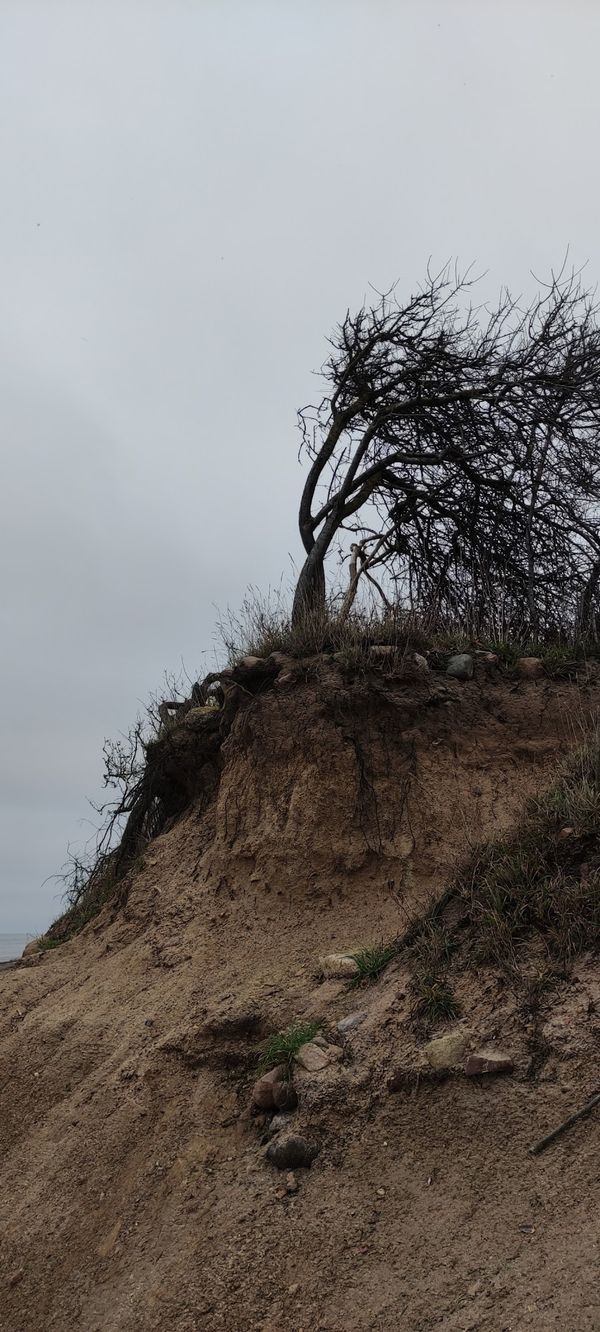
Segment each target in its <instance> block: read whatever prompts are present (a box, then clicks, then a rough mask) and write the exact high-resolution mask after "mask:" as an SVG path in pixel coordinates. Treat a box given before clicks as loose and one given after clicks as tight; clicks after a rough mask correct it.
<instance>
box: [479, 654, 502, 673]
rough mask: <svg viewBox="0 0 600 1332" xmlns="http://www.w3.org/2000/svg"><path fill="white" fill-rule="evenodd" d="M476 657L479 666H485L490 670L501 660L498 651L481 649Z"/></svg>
mask: <svg viewBox="0 0 600 1332" xmlns="http://www.w3.org/2000/svg"><path fill="white" fill-rule="evenodd" d="M475 658H476V661H477V665H478V666H479V665H481V666H485V667H486V669H488V670H489V669H491V667H492V666H497V665H498V662H499V660H500V658H499V656H498V653H497V652H482V651H479V652H476V653H475Z"/></svg>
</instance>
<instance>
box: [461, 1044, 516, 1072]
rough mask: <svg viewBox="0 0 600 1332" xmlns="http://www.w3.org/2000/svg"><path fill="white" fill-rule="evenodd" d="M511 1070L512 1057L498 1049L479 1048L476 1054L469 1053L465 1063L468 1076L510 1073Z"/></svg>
mask: <svg viewBox="0 0 600 1332" xmlns="http://www.w3.org/2000/svg"><path fill="white" fill-rule="evenodd" d="M513 1070H514V1064H513V1061H512V1059H511V1058H510V1056H509V1055H505V1054H502V1053H501V1052H500V1050H480V1051H479V1052H478V1053H477V1054H472V1055H469V1058H468V1059H467V1062H466V1064H465V1073H466V1075H467V1077H468V1078H478V1077H481V1076H482V1075H483V1074H489V1073H512V1072H513Z"/></svg>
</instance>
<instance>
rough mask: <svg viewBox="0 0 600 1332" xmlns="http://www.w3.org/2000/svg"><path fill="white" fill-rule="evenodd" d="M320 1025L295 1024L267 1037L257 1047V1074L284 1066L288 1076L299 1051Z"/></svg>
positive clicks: (316, 1023) (309, 1023) (314, 1034)
mask: <svg viewBox="0 0 600 1332" xmlns="http://www.w3.org/2000/svg"><path fill="white" fill-rule="evenodd" d="M320 1025H321V1024H320V1023H319V1022H306V1023H297V1024H295V1025H293V1026H291V1027H287V1029H286V1030H285V1031H278V1032H276V1033H275V1034H274V1035H273V1036H269V1037H268V1039H267V1040H266V1041H263V1043H262V1045H260V1046H259V1047H258V1056H259V1061H258V1072H259V1073H268V1072H269V1069H271V1068H277V1066H278V1064H284V1065H285V1068H286V1072H287V1074H288V1076H289V1075H290V1073H291V1070H292V1065H293V1062H294V1059H295V1057H296V1055H297V1053H298V1051H299V1049H300V1048H301V1046H303V1045H306V1043H307V1041H312V1039H313V1037H314V1036H316V1034H317V1032H318V1031H319V1028H320Z"/></svg>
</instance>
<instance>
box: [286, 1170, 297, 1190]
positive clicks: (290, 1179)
mask: <svg viewBox="0 0 600 1332" xmlns="http://www.w3.org/2000/svg"><path fill="white" fill-rule="evenodd" d="M299 1188H300V1185H299V1183H298V1180H297V1179H296V1176H295V1174H294V1172H293V1170H288V1173H287V1175H286V1177H285V1191H286V1193H297V1192H298V1189H299Z"/></svg>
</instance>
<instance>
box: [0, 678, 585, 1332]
mask: <svg viewBox="0 0 600 1332" xmlns="http://www.w3.org/2000/svg"><path fill="white" fill-rule="evenodd" d="M439 685H440V680H439V678H438V679H435V678H432V680H424V681H414V682H408V683H407V682H406V681H403V680H402V679H400V678H398V679H396V678H395V677H394V676H393V675H390V676H389V677H387V678H384V677H382V676H377V677H375V676H374V677H373V678H372V679H363V680H362V681H360V682H356V681H355V682H352V681H349V680H346V679H344V678H343V676H342V674H341V673H340V672H339V671H338V670H337V669H335V667H334V666H328V667H324V668H323V669H322V670H321V671H320V672H318V674H317V673H314V678H312V679H311V680H310V681H308V682H307V681H304V682H301V683H298V682H297V681H293V680H292V681H290V682H289V684H287V685H286V684H285V683H284V684H283V685H282V686H281V687H276V688H269V689H267V690H265V691H264V692H261V693H259V694H257V695H255V696H253V695H251V694H248V695H247V696H246V695H244V696H243V698H242V699H241V700H240V702H239V706H237V708H236V710H235V714H234V715H233V717H232V719H230V723H231V724H230V725H229V726H228V734H227V738H226V739H225V741H224V743H223V744H222V746H221V748H220V751H219V753H218V756H217V757H214V756H213V758H211V763H210V765H209V768H206V757H205V754H204V752H203V751H202V746H201V745H200V744H199V743H198V744H197V742H196V740H195V739H194V737H195V736H197V735H198V734H199V731H201V730H202V726H201V725H200V720H199V716H198V715H196V717H194V712H190V713H189V714H188V716H187V718H184V719H183V721H182V724H181V729H180V731H179V733H178V735H176V734H175V733H174V735H173V737H172V739H171V740H170V742H169V743H170V746H171V747H170V751H169V756H168V758H169V763H171V768H169V767H168V764H167V763H166V762H165V766H164V772H165V774H167V773H168V774H169V776H168V777H167V776H166V775H165V781H166V780H169V781H173V782H177V781H179V782H180V789H181V790H185V791H186V793H187V796H186V798H187V799H188V800H189V803H188V805H187V808H186V809H185V812H184V813H183V814H182V815H181V816H180V817H178V818H177V819H176V821H174V822H173V824H172V826H170V827H169V828H168V830H167V831H165V832H164V833H163V834H162V835H161V836H160V837H158V838H157V839H156V840H155V841H154V842H153V843H152V844H151V845H150V847H149V848H148V850H147V852H146V853H145V856H144V859H143V862H142V865H141V867H139V868H138V869H137V870H136V873H135V874H132V875H131V876H130V878H129V879H128V880H127V881H126V883H125V885H124V886H123V890H122V891H121V893H120V894H119V898H118V900H117V901H116V902H115V903H114V904H113V906H112V907H111V908H110V909H106V910H105V911H104V913H103V915H102V916H100V917H98V918H97V919H96V920H95V921H93V922H92V923H91V924H90V925H88V926H87V927H86V929H85V930H84V931H83V933H82V934H81V935H79V936H78V937H77V938H75V939H73V940H71V941H70V942H69V943H65V944H63V945H61V946H60V947H58V948H56V949H54V950H52V951H49V952H47V953H44V954H42V955H41V956H39V957H34V958H28V959H27V960H26V963H24V964H23V965H22V966H20V967H18V968H17V969H14V970H7V971H3V972H2V975H1V976H0V991H1V996H2V1004H1V1014H0V1150H1V1154H2V1190H1V1195H0V1259H1V1266H0V1328H1V1329H2V1332H72V1329H75V1328H77V1329H78V1330H79V1332H100V1329H102V1332H166V1329H169V1332H192V1329H215V1330H216V1329H223V1332H238V1330H239V1332H246V1330H247V1329H259V1328H260V1329H262V1330H263V1332H269V1330H270V1332H276V1330H277V1332H300V1330H301V1329H304V1332H316V1330H317V1329H321V1332H345V1329H360V1330H361V1332H363V1330H364V1332H366V1330H367V1329H373V1330H375V1329H381V1330H383V1329H385V1330H386V1332H388V1330H389V1332H391V1330H392V1329H397V1328H399V1327H402V1328H403V1329H406V1330H407V1332H417V1330H418V1332H425V1329H434V1328H435V1329H444V1332H455V1329H456V1330H458V1329H465V1330H466V1329H473V1330H474V1329H478V1332H479V1330H487V1329H490V1330H491V1329H494V1332H503V1330H504V1329H507V1330H508V1329H521V1328H523V1329H524V1328H531V1329H536V1332H545V1329H548V1328H551V1327H556V1328H561V1329H562V1328H568V1329H573V1330H575V1332H576V1330H578V1329H597V1328H598V1327H599V1326H600V1294H599V1293H598V1283H597V1213H598V1205H599V1202H600V1184H599V1176H600V1164H599V1153H598V1141H599V1135H600V1123H599V1122H598V1119H597V1118H594V1117H593V1116H592V1117H590V1119H589V1120H583V1121H582V1122H581V1123H579V1124H578V1125H576V1126H575V1127H574V1128H573V1129H572V1130H571V1131H570V1132H569V1133H568V1134H567V1135H565V1137H564V1138H561V1139H560V1140H559V1141H557V1143H556V1144H555V1145H554V1146H553V1147H552V1148H550V1149H548V1151H547V1153H545V1154H544V1155H543V1156H541V1157H539V1158H532V1157H531V1156H530V1155H529V1153H528V1147H529V1145H530V1144H531V1143H532V1142H533V1141H535V1140H536V1139H537V1138H539V1137H540V1136H541V1135H542V1134H543V1133H544V1132H545V1131H547V1130H548V1129H549V1128H551V1127H553V1125H554V1124H555V1123H558V1122H559V1121H560V1120H561V1119H562V1118H564V1117H565V1116H566V1115H567V1114H568V1113H569V1112H570V1111H571V1110H575V1109H577V1108H578V1106H579V1105H580V1104H582V1103H583V1102H584V1101H585V1100H586V1099H587V1097H588V1095H591V1094H592V1092H594V1091H595V1090H596V1089H597V1085H598V1084H600V1078H599V1077H598V1073H597V1051H598V1036H599V1034H600V1019H599V1018H598V1017H597V1012H598V1006H599V1005H600V970H599V969H598V967H597V965H596V963H595V962H594V961H593V960H592V959H589V958H584V959H582V960H581V962H580V964H578V965H577V967H576V968H575V972H574V975H573V976H572V977H571V979H570V980H569V982H568V983H567V982H565V983H564V985H562V986H561V987H559V988H558V990H557V991H556V992H554V993H553V995H552V997H551V1000H549V1001H548V1005H547V1008H545V1009H544V1010H543V1011H542V1012H541V1013H540V1014H539V1015H537V1017H536V1018H535V1020H533V1019H531V1018H530V1017H529V1018H527V1017H525V1016H524V1015H523V1014H522V1013H521V1012H519V1008H518V1000H517V997H516V996H515V994H514V993H513V992H512V990H511V988H510V985H509V984H508V983H507V982H506V980H504V979H503V977H502V976H501V975H499V974H496V973H494V972H493V971H492V970H485V971H484V970H482V971H481V972H480V973H479V974H477V975H473V974H472V973H464V975H463V976H462V977H461V978H460V981H459V985H458V999H459V1002H460V1008H461V1013H462V1017H461V1018H460V1019H459V1022H458V1025H459V1026H460V1027H461V1028H462V1029H464V1030H465V1031H466V1032H468V1034H469V1040H470V1042H471V1045H472V1047H473V1048H475V1047H478V1046H479V1045H481V1044H485V1045H488V1046H489V1045H490V1044H494V1043H497V1044H498V1046H500V1047H502V1048H503V1049H507V1050H508V1052H509V1053H510V1055H511V1056H512V1058H513V1060H514V1063H515V1073H514V1075H512V1076H509V1077H504V1078H501V1079H500V1078H499V1079H488V1080H487V1081H486V1080H484V1079H477V1078H465V1077H464V1076H463V1075H462V1074H461V1073H460V1072H456V1073H451V1074H450V1075H449V1076H448V1077H445V1078H443V1079H436V1078H434V1077H433V1076H430V1075H429V1074H428V1072H427V1068H426V1064H425V1060H424V1056H423V1052H422V1041H423V1033H420V1032H418V1031H417V1030H416V1029H415V1024H414V1022H413V1021H412V1020H411V995H410V986H409V979H410V978H409V975H408V971H407V968H406V964H405V963H404V962H403V959H402V957H401V956H400V957H399V958H398V959H397V960H396V961H395V962H393V963H392V964H391V965H390V966H389V967H388V968H387V970H386V971H385V973H384V975H383V976H382V978H381V979H380V980H379V981H378V982H377V983H376V984H375V985H374V986H372V987H370V988H367V989H363V990H360V991H355V990H354V991H353V990H349V989H348V986H347V984H345V983H344V982H338V981H325V982H323V981H319V979H318V976H317V974H316V962H317V958H318V956H319V955H320V954H322V953H325V952H328V951H330V950H332V949H336V950H337V949H348V948H352V947H360V946H361V945H365V944H369V943H371V942H373V941H374V940H378V939H389V938H393V937H394V936H396V935H398V934H399V933H401V932H402V931H403V930H404V929H405V927H406V924H407V921H408V919H409V918H410V916H411V915H412V914H413V913H414V912H415V910H418V909H419V907H421V906H422V905H423V904H424V903H425V901H426V900H427V899H428V896H429V895H430V894H431V893H432V892H439V891H441V890H442V889H443V887H444V885H445V883H446V882H447V880H448V877H449V875H450V874H451V873H452V870H453V867H454V865H455V864H456V863H457V861H458V860H459V859H460V858H461V857H463V856H464V855H465V854H466V853H467V852H468V850H469V847H470V846H471V845H472V844H473V843H474V842H476V841H478V840H481V839H482V838H488V837H490V836H493V835H495V834H496V833H497V832H498V831H501V830H503V829H506V828H509V827H510V826H511V825H512V824H513V823H514V821H515V820H516V818H517V817H518V815H519V813H520V812H521V810H522V808H523V805H524V803H525V801H526V799H527V798H528V797H529V796H530V795H531V794H533V793H534V792H536V791H540V790H541V789H543V787H544V786H545V785H546V784H547V783H548V782H549V781H550V779H551V776H552V772H553V769H554V767H555V764H556V762H557V760H558V759H559V758H560V757H561V756H562V754H563V753H564V751H565V749H566V748H567V747H568V746H570V745H574V744H576V743H577V742H578V741H579V740H580V738H581V732H582V729H584V728H585V727H586V726H587V724H588V723H589V721H590V719H591V718H593V717H594V716H595V715H596V713H597V710H598V705H599V703H600V685H599V684H598V682H597V680H596V678H595V676H591V677H589V678H588V679H587V680H585V681H582V680H580V681H579V683H578V684H556V683H551V682H548V681H536V682H523V683H520V684H518V685H507V684H506V682H501V681H498V682H493V681H489V680H485V681H478V680H475V681H472V682H469V683H466V684H460V683H458V682H452V681H444V689H446V690H447V693H446V695H444V693H443V692H442V691H441V690H440V688H439ZM210 724H211V725H212V724H213V723H212V721H211V723H210ZM196 745H197V747H196ZM196 752H197V763H196V762H195V758H194V755H195V753H196ZM178 754H179V756H180V761H179V763H178V759H177V755H178ZM166 757H167V756H166ZM203 765H204V767H203ZM357 1008H360V1009H362V1010H365V1011H366V1012H367V1018H366V1019H365V1020H364V1022H362V1023H361V1025H359V1026H357V1027H356V1029H355V1030H353V1031H352V1032H351V1033H350V1034H349V1035H348V1037H347V1039H346V1040H345V1043H344V1047H343V1050H344V1053H343V1057H342V1059H341V1061H339V1062H338V1063H336V1064H335V1065H333V1066H331V1067H328V1068H326V1069H325V1070H323V1072H321V1073H316V1074H309V1073H304V1074H302V1075H301V1076H298V1078H297V1086H298V1091H299V1097H300V1104H299V1108H298V1110H297V1112H296V1113H295V1115H294V1117H293V1118H294V1124H295V1125H297V1126H298V1131H300V1132H302V1133H306V1134H307V1135H308V1136H309V1137H310V1138H311V1139H312V1140H314V1141H315V1142H316V1143H317V1145H318V1146H319V1149H320V1150H319V1155H318V1157H317V1159H316V1161H315V1162H314V1164H313V1166H312V1167H311V1169H310V1170H299V1171H298V1172H297V1183H298V1185H299V1188H298V1192H296V1193H288V1192H286V1176H285V1172H279V1171H277V1170H276V1169H275V1168H274V1167H273V1166H272V1165H271V1164H270V1163H269V1162H268V1161H267V1160H266V1157H265V1149H266V1139H265V1135H266V1131H267V1129H268V1125H267V1124H266V1123H265V1122H261V1121H260V1120H257V1119H252V1118H251V1117H250V1116H249V1114H248V1104H249V1094H250V1088H251V1085H252V1082H253V1077H254V1076H255V1048H256V1045H257V1043H258V1042H259V1041H260V1040H261V1039H262V1038H263V1037H265V1036H267V1035H268V1034H270V1033H271V1032H273V1031H275V1030H278V1029H280V1028H283V1027H285V1026H287V1025H288V1024H290V1023H292V1022H295V1021H300V1020H301V1021H308V1020H310V1019H315V1020H318V1021H319V1022H321V1023H322V1024H323V1029H324V1032H325V1034H326V1035H327V1036H329V1037H331V1038H332V1039H334V1038H335V1039H336V1040H339V1039H340V1038H339V1036H337V1035H336V1023H337V1021H338V1020H339V1019H340V1018H341V1017H343V1016H344V1015H346V1014H348V1013H350V1012H352V1011H353V1010H355V1009H357ZM450 1025H457V1024H456V1020H455V1021H454V1023H453V1024H450ZM444 1030H445V1029H444V1027H443V1026H442V1027H441V1028H439V1029H438V1030H436V1032H435V1034H436V1035H438V1034H441V1033H443V1031H444Z"/></svg>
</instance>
